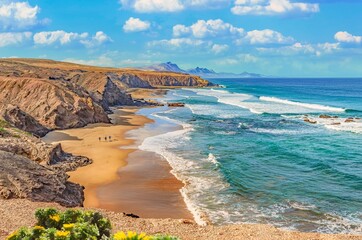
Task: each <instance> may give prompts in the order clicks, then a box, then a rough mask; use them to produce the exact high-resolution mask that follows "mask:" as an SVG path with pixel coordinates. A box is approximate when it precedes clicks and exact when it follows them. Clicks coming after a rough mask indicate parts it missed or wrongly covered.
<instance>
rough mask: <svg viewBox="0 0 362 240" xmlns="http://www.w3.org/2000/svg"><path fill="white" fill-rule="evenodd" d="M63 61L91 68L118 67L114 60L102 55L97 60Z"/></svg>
mask: <svg viewBox="0 0 362 240" xmlns="http://www.w3.org/2000/svg"><path fill="white" fill-rule="evenodd" d="M63 61H64V62H71V63H77V64H83V65H90V66H102V67H114V66H115V65H116V63H115V61H114V60H113V58H111V57H109V56H107V55H106V54H104V55H101V56H99V57H97V58H95V59H90V60H83V59H74V58H66V59H64V60H63Z"/></svg>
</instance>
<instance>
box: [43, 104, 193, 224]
mask: <svg viewBox="0 0 362 240" xmlns="http://www.w3.org/2000/svg"><path fill="white" fill-rule="evenodd" d="M137 110H138V109H121V110H115V111H114V114H113V115H112V116H111V117H112V122H114V123H115V125H111V124H92V125H89V126H87V127H85V128H80V129H70V130H62V131H54V132H52V133H50V134H48V135H47V136H46V137H45V138H44V140H45V141H46V142H51V143H61V145H62V147H63V149H64V150H65V151H66V152H70V153H72V154H75V155H82V156H86V157H88V158H90V159H92V160H93V164H91V165H88V166H86V167H82V168H79V169H77V170H76V171H74V172H69V173H68V174H69V175H70V179H69V181H71V182H75V183H78V184H81V185H82V186H84V187H85V190H84V194H85V202H84V206H85V207H93V208H103V209H108V210H113V211H117V212H128V213H133V214H136V215H139V216H142V217H148V218H151V217H152V218H188V219H192V215H191V214H190V212H189V211H188V210H187V208H186V204H185V203H184V200H183V198H182V196H181V194H180V192H179V190H180V189H181V188H182V186H183V185H182V183H181V182H180V181H178V180H177V179H176V178H175V177H174V176H173V175H172V174H171V173H170V170H171V168H170V166H169V165H168V163H167V162H166V161H165V160H164V159H163V158H161V157H159V156H157V155H156V154H154V153H151V152H142V151H136V150H137V145H135V144H136V143H135V141H134V140H131V139H127V137H126V136H125V134H126V132H128V131H130V130H133V129H136V128H140V127H142V126H144V125H145V124H147V123H150V122H152V120H150V119H148V118H146V117H144V116H141V115H137V114H135V112H136V111H137ZM109 136H111V137H112V140H111V141H110V140H107V141H106V140H105V139H104V137H109ZM99 137H101V141H99ZM141 140H142V139H141ZM125 146H132V147H131V148H127V149H125V148H124V147H125ZM122 147H123V148H122ZM121 148H122V149H121ZM135 151H136V152H135ZM130 154H131V156H132V157H130V158H129V155H130Z"/></svg>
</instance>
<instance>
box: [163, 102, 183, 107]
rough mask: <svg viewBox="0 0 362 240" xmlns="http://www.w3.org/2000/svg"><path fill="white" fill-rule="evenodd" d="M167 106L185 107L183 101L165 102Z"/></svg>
mask: <svg viewBox="0 0 362 240" xmlns="http://www.w3.org/2000/svg"><path fill="white" fill-rule="evenodd" d="M167 106H168V107H185V103H181V102H174V103H167Z"/></svg>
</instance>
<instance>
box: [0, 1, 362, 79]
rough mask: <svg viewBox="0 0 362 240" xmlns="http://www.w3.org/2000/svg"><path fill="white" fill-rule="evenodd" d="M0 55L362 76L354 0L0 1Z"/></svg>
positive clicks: (360, 29)
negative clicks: (168, 63) (169, 63)
mask: <svg viewBox="0 0 362 240" xmlns="http://www.w3.org/2000/svg"><path fill="white" fill-rule="evenodd" d="M0 57H2V58H7V57H25V58H48V59H54V60H60V61H69V62H75V63H82V64H89V65H99V66H111V67H140V66H149V65H153V64H157V63H161V62H168V61H171V62H174V63H177V64H178V65H179V66H180V67H181V68H183V69H189V68H194V67H197V66H198V67H206V68H209V69H213V70H215V71H217V72H233V73H241V72H244V71H247V72H253V73H260V74H264V75H270V76H280V77H362V0H76V1H74V0H62V1H54V0H53V1H49V0H29V1H25V0H17V1H10V0H0Z"/></svg>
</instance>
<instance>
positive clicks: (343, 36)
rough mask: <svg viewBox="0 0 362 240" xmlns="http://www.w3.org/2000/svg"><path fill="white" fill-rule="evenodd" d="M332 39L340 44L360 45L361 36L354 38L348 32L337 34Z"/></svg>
mask: <svg viewBox="0 0 362 240" xmlns="http://www.w3.org/2000/svg"><path fill="white" fill-rule="evenodd" d="M334 39H336V40H337V41H338V42H341V43H361V42H362V36H354V35H352V34H350V33H348V32H337V33H336V34H335V35H334Z"/></svg>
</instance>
